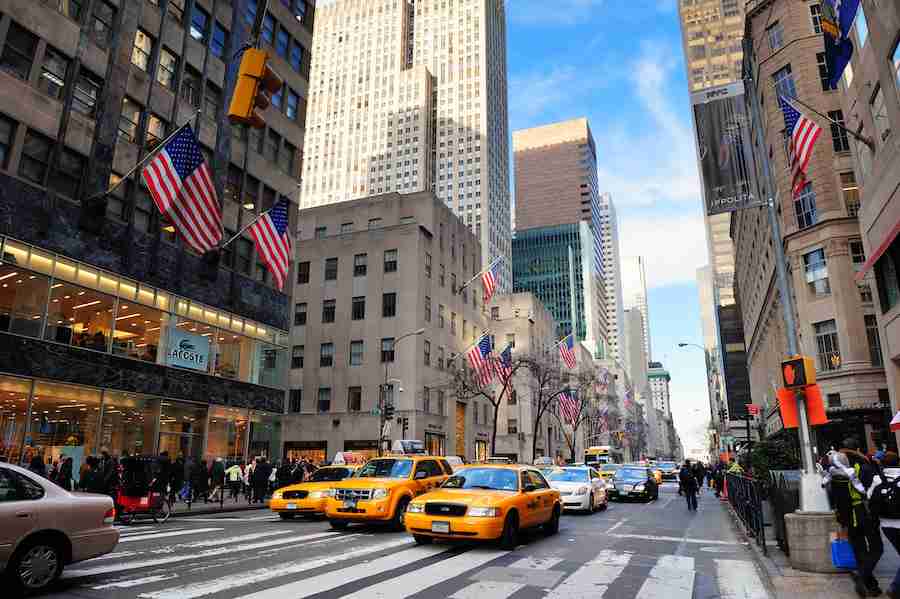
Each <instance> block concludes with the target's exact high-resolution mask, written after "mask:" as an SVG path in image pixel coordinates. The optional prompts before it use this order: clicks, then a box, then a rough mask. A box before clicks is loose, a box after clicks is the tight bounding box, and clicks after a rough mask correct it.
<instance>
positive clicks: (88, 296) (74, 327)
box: [44, 283, 115, 351]
mask: <svg viewBox="0 0 900 599" xmlns="http://www.w3.org/2000/svg"><path fill="white" fill-rule="evenodd" d="M114 306H115V298H113V297H112V296H109V295H106V294H103V293H97V292H96V291H92V290H90V289H87V288H85V287H79V286H78V285H72V284H70V283H54V284H53V285H51V287H50V303H49V304H48V310H47V329H46V332H45V333H44V338H45V339H49V340H50V341H56V342H58V343H65V344H71V345H76V346H78V347H84V348H87V349H93V350H97V351H106V350H107V347H108V343H109V336H110V331H111V330H112V314H113V308H114Z"/></svg>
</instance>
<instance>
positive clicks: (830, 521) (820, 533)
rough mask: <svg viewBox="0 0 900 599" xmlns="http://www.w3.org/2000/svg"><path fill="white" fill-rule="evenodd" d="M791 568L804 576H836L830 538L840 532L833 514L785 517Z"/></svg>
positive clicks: (807, 513)
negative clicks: (805, 573)
mask: <svg viewBox="0 0 900 599" xmlns="http://www.w3.org/2000/svg"><path fill="white" fill-rule="evenodd" d="M784 523H785V528H786V530H787V540H788V544H789V546H790V548H791V556H790V560H791V566H792V567H794V568H796V569H797V570H802V571H804V572H823V573H835V572H844V570H841V569H838V568H835V567H834V566H833V565H832V564H831V535H832V534H833V533H836V532H837V531H838V530H840V526H839V525H838V523H837V520H836V519H835V517H834V513H833V512H794V513H793V514H787V515H786V516H785V517H784Z"/></svg>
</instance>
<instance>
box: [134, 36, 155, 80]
mask: <svg viewBox="0 0 900 599" xmlns="http://www.w3.org/2000/svg"><path fill="white" fill-rule="evenodd" d="M152 52H153V38H152V37H150V35H149V34H147V32H145V31H144V30H142V29H138V30H137V33H135V34H134V47H133V48H132V49H131V64H133V65H134V66H136V67H137V68H139V69H140V70H142V71H145V72H146V71H147V70H148V69H149V68H150V54H151V53H152Z"/></svg>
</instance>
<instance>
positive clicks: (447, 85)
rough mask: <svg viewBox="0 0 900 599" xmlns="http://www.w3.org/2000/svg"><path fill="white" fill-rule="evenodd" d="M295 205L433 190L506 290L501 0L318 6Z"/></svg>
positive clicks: (339, 0) (336, 1) (343, 0)
mask: <svg viewBox="0 0 900 599" xmlns="http://www.w3.org/2000/svg"><path fill="white" fill-rule="evenodd" d="M315 18H316V29H315V34H314V37H313V57H314V58H313V65H312V75H311V79H310V95H309V111H308V116H307V127H308V128H307V132H308V133H307V145H306V153H305V164H304V170H303V174H304V177H303V182H302V188H301V195H300V205H301V208H310V207H314V206H321V205H324V204H332V203H336V202H343V201H347V200H351V199H354V198H360V197H366V196H371V195H376V194H382V193H387V192H389V191H397V192H400V193H414V192H417V191H426V190H430V191H434V193H435V194H436V195H437V196H438V197H439V198H440V199H441V200H442V201H443V202H444V203H445V204H446V205H447V206H449V207H450V208H451V210H453V212H454V213H455V214H456V215H457V216H459V217H460V219H462V221H463V222H464V223H465V224H466V225H467V226H468V227H469V228H470V229H471V230H472V231H473V232H474V233H475V235H476V237H477V238H478V239H479V240H480V242H481V245H482V248H483V261H484V262H483V263H484V264H485V265H487V264H488V263H490V262H491V261H492V260H493V259H494V258H496V257H498V256H503V257H504V258H506V260H504V262H503V268H502V272H501V277H500V278H501V281H500V286H501V289H504V290H509V289H510V288H511V286H512V279H511V272H510V261H509V258H510V255H511V230H510V197H509V184H508V181H509V157H508V153H509V151H508V150H509V146H508V142H507V137H508V132H509V125H508V116H507V103H506V13H505V8H504V2H503V0H475V1H472V2H466V3H462V2H449V3H443V2H442V3H440V4H438V3H437V2H418V3H417V2H413V1H412V0H391V1H389V2H384V3H382V2H360V1H357V0H324V1H322V2H319V3H318V4H317V6H316V16H315Z"/></svg>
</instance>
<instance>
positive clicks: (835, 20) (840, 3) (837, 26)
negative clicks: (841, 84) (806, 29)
mask: <svg viewBox="0 0 900 599" xmlns="http://www.w3.org/2000/svg"><path fill="white" fill-rule="evenodd" d="M857 10H859V0H825V1H824V2H822V17H821V23H822V37H823V38H824V42H825V66H826V68H827V69H828V84H829V87H831V88H832V89H837V84H838V81H840V80H841V75H843V74H844V69H845V68H847V65H848V64H849V63H850V58H851V57H852V56H853V42H852V41H851V40H850V29H851V28H852V27H853V21H854V20H855V19H856V12H857Z"/></svg>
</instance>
